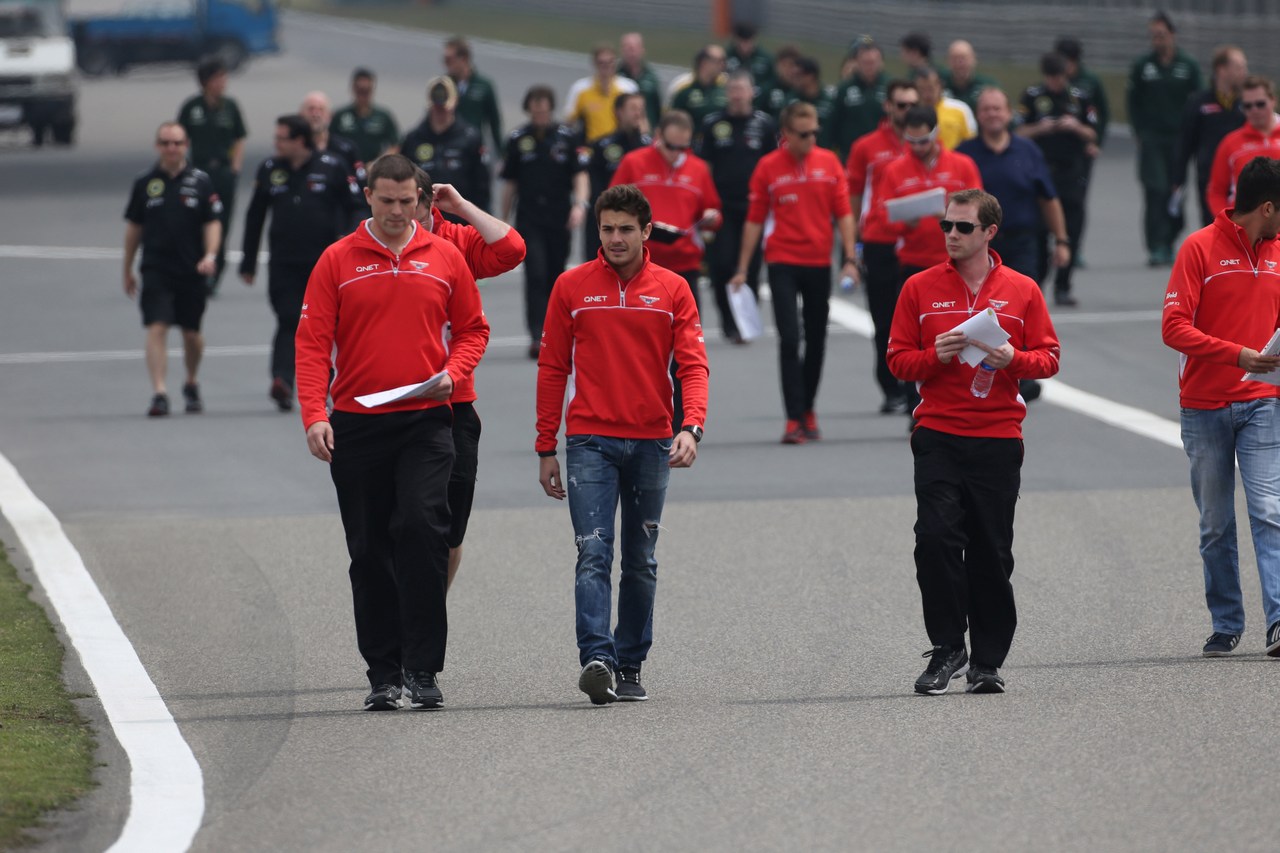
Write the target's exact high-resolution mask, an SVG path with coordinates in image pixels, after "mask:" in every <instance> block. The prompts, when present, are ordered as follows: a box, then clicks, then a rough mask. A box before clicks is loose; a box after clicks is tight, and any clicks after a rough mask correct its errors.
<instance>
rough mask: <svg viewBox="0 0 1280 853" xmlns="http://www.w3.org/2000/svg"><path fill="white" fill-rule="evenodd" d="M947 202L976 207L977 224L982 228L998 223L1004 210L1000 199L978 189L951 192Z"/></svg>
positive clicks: (1002, 216)
mask: <svg viewBox="0 0 1280 853" xmlns="http://www.w3.org/2000/svg"><path fill="white" fill-rule="evenodd" d="M947 204H948V205H952V204H972V205H973V206H975V207H977V208H978V224H979V225H981V226H982V227H983V228H990V227H991V226H992V225H997V226H998V225H999V224H1000V222H1001V220H1003V219H1004V211H1002V210H1001V209H1000V201H999V200H998V199H997V198H996V197H995V196H993V195H992V194H991V193H989V192H983V191H982V190H979V189H969V190H960V191H959V192H954V193H952V194H951V198H949V199H947Z"/></svg>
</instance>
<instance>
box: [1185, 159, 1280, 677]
mask: <svg viewBox="0 0 1280 853" xmlns="http://www.w3.org/2000/svg"><path fill="white" fill-rule="evenodd" d="M1235 190H1236V192H1235V207H1229V208H1226V209H1225V210H1219V211H1218V218H1217V219H1215V220H1214V222H1213V224H1212V225H1209V226H1206V227H1204V228H1201V229H1200V230H1199V231H1197V232H1195V233H1194V234H1192V235H1191V236H1190V237H1188V238H1187V239H1186V242H1184V243H1183V244H1182V247H1181V248H1180V249H1179V250H1178V258H1177V260H1176V261H1174V264H1173V272H1172V273H1171V274H1170V276H1169V287H1168V290H1167V291H1166V292H1165V295H1164V320H1163V323H1162V327H1161V331H1162V334H1163V336H1164V342H1165V343H1166V344H1168V345H1169V346H1170V347H1172V348H1173V349H1175V350H1177V351H1178V352H1179V353H1180V354H1181V359H1180V362H1181V364H1180V367H1179V370H1178V397H1179V404H1180V405H1181V407H1182V446H1183V448H1184V449H1185V450H1186V451H1187V458H1188V459H1189V460H1190V461H1191V494H1192V496H1193V497H1194V498H1195V501H1196V508H1197V509H1199V510H1200V557H1201V559H1202V560H1203V562H1204V594H1205V600H1206V603H1207V604H1208V605H1209V615H1210V616H1211V617H1212V619H1213V633H1212V634H1210V635H1209V638H1208V639H1207V640H1205V643H1204V648H1203V649H1202V654H1203V655H1204V656H1205V657H1223V656H1225V655H1229V654H1231V652H1232V651H1234V650H1235V647H1236V645H1238V644H1239V642H1240V636H1241V635H1242V634H1243V633H1244V601H1243V599H1242V597H1241V594H1240V560H1239V554H1238V553H1237V546H1236V466H1237V465H1239V468H1240V481H1241V482H1242V483H1243V484H1244V496H1245V502H1246V503H1247V505H1248V507H1249V529H1250V531H1251V532H1252V533H1253V551H1254V555H1255V556H1256V557H1257V559H1258V575H1259V576H1260V577H1261V579H1262V606H1263V610H1264V612H1265V614H1266V617H1267V637H1266V645H1265V649H1266V653H1267V654H1268V655H1270V656H1272V657H1280V509H1277V507H1280V398H1278V397H1277V395H1278V394H1280V390H1278V389H1277V387H1276V386H1275V385H1274V384H1272V382H1274V381H1275V380H1274V379H1273V378H1271V377H1268V379H1267V381H1266V382H1253V381H1250V382H1242V381H1241V375H1242V374H1243V373H1245V372H1249V373H1256V374H1274V373H1275V370H1276V368H1277V367H1280V356H1276V355H1268V354H1265V353H1261V352H1259V350H1262V349H1265V346H1266V343H1267V341H1268V340H1269V339H1270V338H1271V335H1272V334H1273V333H1274V331H1275V330H1276V329H1277V328H1280V243H1278V242H1277V241H1276V235H1277V234H1278V233H1280V160H1272V159H1271V158H1268V157H1258V158H1255V159H1253V160H1250V161H1249V163H1248V165H1246V166H1245V167H1244V169H1243V170H1242V171H1241V172H1240V178H1239V181H1238V182H1237V184H1236V188H1235Z"/></svg>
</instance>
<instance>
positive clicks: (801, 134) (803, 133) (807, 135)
mask: <svg viewBox="0 0 1280 853" xmlns="http://www.w3.org/2000/svg"><path fill="white" fill-rule="evenodd" d="M791 132H792V133H794V134H795V135H796V138H797V139H817V138H818V131H817V130H793V131H791Z"/></svg>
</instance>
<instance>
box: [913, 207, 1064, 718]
mask: <svg viewBox="0 0 1280 853" xmlns="http://www.w3.org/2000/svg"><path fill="white" fill-rule="evenodd" d="M1000 219H1001V210H1000V202H998V201H996V198H995V196H993V195H991V194H990V193H986V192H983V191H982V190H976V189H967V190H961V191H959V192H956V193H953V194H952V195H951V200H950V202H949V203H948V204H947V210H946V214H945V218H944V219H942V220H941V222H940V225H941V228H942V233H943V234H945V235H946V246H947V255H948V257H949V258H950V260H948V261H946V262H945V263H941V264H937V265H935V266H932V267H929V268H928V269H926V270H924V271H923V272H920V273H917V274H915V275H913V276H911V278H909V279H907V281H906V283H905V284H904V285H903V288H902V294H901V295H900V296H899V297H898V307H897V310H896V311H895V312H894V315H893V326H892V328H891V329H890V332H889V350H888V358H889V369H890V370H892V371H893V375H894V376H897V377H898V378H899V379H901V380H903V381H904V382H914V383H916V386H917V387H918V388H919V392H920V404H919V405H918V406H916V409H915V413H916V419H917V423H916V427H915V429H914V430H913V431H912V433H911V452H912V455H913V456H914V457H915V490H916V527H915V533H916V549H915V560H916V580H917V582H918V583H919V584H920V598H921V600H922V602H923V604H924V626H925V630H926V631H927V632H928V634H929V641H930V642H931V643H933V648H932V649H931V650H930V651H928V652H925V657H927V658H929V659H930V660H929V665H928V667H927V668H926V669H925V671H924V673H923V674H922V675H921V676H920V678H919V679H917V680H916V684H915V689H916V692H917V693H927V694H930V695H934V696H936V695H939V694H942V693H946V692H947V688H948V686H949V685H950V683H951V680H952V679H953V678H957V677H959V676H960V675H962V674H964V672H965V671H966V667H967V668H968V673H969V679H968V681H969V684H968V690H969V692H971V693H1003V692H1004V679H1002V678H1001V677H1000V675H999V672H998V670H999V668H1000V667H1001V666H1002V665H1003V664H1004V659H1005V656H1006V655H1008V653H1009V646H1010V645H1011V644H1012V643H1013V632H1014V629H1015V628H1016V627H1017V624H1018V616H1017V611H1016V609H1015V607H1014V602H1013V585H1012V584H1011V583H1009V578H1010V577H1011V576H1012V574H1013V549H1012V545H1013V510H1014V506H1015V505H1016V504H1017V501H1018V489H1019V487H1020V486H1021V481H1022V452H1023V451H1022V419H1023V418H1024V417H1025V416H1026V414H1027V406H1026V403H1024V402H1023V400H1022V397H1020V396H1019V395H1018V380H1020V379H1046V378H1048V377H1050V376H1053V375H1054V374H1055V373H1057V372H1058V354H1059V351H1058V336H1057V334H1056V333H1055V332H1054V330H1053V323H1051V322H1050V320H1049V309H1048V307H1046V305H1045V302H1044V295H1043V294H1041V292H1040V286H1039V285H1038V284H1036V282H1035V281H1033V280H1032V279H1030V278H1028V277H1027V276H1025V275H1023V274H1021V273H1018V272H1014V271H1013V270H1012V269H1010V268H1009V267H1006V266H1004V265H1003V264H1002V263H1000V256H999V255H997V254H996V253H995V252H993V251H991V249H990V246H989V244H990V242H991V239H992V238H993V237H995V235H996V231H997V230H999V227H1000ZM988 309H990V310H992V311H994V312H995V314H996V318H997V320H998V321H999V323H1000V327H1001V328H1002V329H1004V330H1005V331H1006V332H1008V334H1009V340H1008V341H1006V342H1005V343H1004V344H1001V345H1000V346H998V347H991V346H988V345H987V344H984V343H982V342H981V341H977V340H971V339H969V338H968V337H967V336H966V335H965V334H964V332H958V331H952V330H953V329H955V327H956V326H958V325H959V324H960V323H962V322H964V321H965V320H967V319H969V318H970V317H972V316H974V315H975V314H977V313H980V312H983V311H986V310H988ZM969 345H973V346H976V347H977V348H978V349H979V350H981V351H982V352H983V353H985V354H986V355H985V357H984V358H983V360H982V362H981V363H979V365H978V366H977V367H970V366H969V365H968V364H966V363H965V362H964V361H962V360H961V359H960V358H958V357H957V356H959V355H960V353H961V351H963V350H964V349H965V348H966V347H968V346H969ZM966 626H967V627H968V630H969V643H970V646H971V648H972V651H973V658H972V664H971V665H970V658H969V654H968V652H967V651H966V650H965V637H964V635H965V628H966Z"/></svg>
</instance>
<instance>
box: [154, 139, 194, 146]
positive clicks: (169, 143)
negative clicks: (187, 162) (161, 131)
mask: <svg viewBox="0 0 1280 853" xmlns="http://www.w3.org/2000/svg"><path fill="white" fill-rule="evenodd" d="M186 144H187V140H185V139H157V140H156V145H159V146H162V147H164V148H169V147H171V146H176V145H186Z"/></svg>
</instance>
